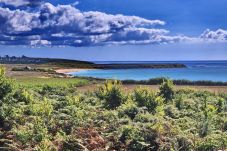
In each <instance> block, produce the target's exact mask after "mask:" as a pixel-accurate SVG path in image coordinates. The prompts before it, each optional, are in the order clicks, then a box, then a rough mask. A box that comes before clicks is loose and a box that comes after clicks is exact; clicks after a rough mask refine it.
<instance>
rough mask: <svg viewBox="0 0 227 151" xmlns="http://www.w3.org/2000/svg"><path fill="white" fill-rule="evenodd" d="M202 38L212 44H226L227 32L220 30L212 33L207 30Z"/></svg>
mask: <svg viewBox="0 0 227 151" xmlns="http://www.w3.org/2000/svg"><path fill="white" fill-rule="evenodd" d="M200 38H202V39H203V40H207V41H210V42H225V41H227V30H223V29H218V30H216V31H211V30H209V29H207V30H205V31H204V32H203V33H202V34H201V36H200Z"/></svg>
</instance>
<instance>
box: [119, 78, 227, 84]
mask: <svg viewBox="0 0 227 151" xmlns="http://www.w3.org/2000/svg"><path fill="white" fill-rule="evenodd" d="M166 80H168V78H165V77H160V78H152V79H149V80H139V81H136V80H123V81H122V83H123V84H141V85H157V84H161V83H162V82H163V81H166ZM173 83H174V84H176V85H196V86H227V82H221V81H220V82H219V81H206V80H204V81H190V80H173Z"/></svg>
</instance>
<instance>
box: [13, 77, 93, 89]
mask: <svg viewBox="0 0 227 151" xmlns="http://www.w3.org/2000/svg"><path fill="white" fill-rule="evenodd" d="M15 82H16V83H17V84H19V85H23V86H26V87H36V86H39V87H41V86H44V85H49V86H53V87H58V86H59V87H66V86H83V85H86V84H88V83H89V81H88V80H86V79H82V78H53V77H51V78H48V77H44V78H40V77H38V78H35V77H19V78H17V79H15Z"/></svg>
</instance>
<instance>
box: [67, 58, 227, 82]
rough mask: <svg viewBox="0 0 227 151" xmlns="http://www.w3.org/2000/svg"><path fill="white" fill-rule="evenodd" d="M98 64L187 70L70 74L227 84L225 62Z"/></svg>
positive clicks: (116, 70) (105, 71)
mask: <svg viewBox="0 0 227 151" xmlns="http://www.w3.org/2000/svg"><path fill="white" fill-rule="evenodd" d="M95 63H98V64H113V63H114V64H121V63H124V64H126V63H127V64H132V63H133V64H134V63H137V64H160V63H165V64H166V63H181V64H185V65H186V66H187V68H171V69H114V70H84V71H80V72H74V73H71V74H73V75H75V76H85V77H96V78H106V79H109V78H113V79H119V80H126V79H131V80H147V79H150V78H157V77H167V78H170V79H186V80H211V81H223V82H227V61H155V62H153V61H149V62H148V61H143V62H126V61H123V62H122V61H121V62H107V61H105V62H95Z"/></svg>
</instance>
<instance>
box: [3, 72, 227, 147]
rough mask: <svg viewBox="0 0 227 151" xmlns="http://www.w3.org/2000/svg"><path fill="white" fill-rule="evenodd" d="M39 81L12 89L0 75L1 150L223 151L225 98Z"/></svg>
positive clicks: (165, 87) (166, 86)
mask: <svg viewBox="0 0 227 151" xmlns="http://www.w3.org/2000/svg"><path fill="white" fill-rule="evenodd" d="M27 80H29V79H27ZM43 80H50V79H40V80H38V82H35V80H34V84H29V87H28V85H27V84H23V83H26V80H25V79H23V80H21V81H20V82H21V84H20V85H18V82H15V81H13V80H11V79H9V78H7V77H5V75H4V70H3V69H2V68H1V69H0V150H3V151H4V150H16V151H17V150H37V151H55V150H56V151H57V150H67V151H71V150H72V151H74V150H130V151H139V150H144V151H146V150H154V151H155V150H164V151H169V150H179V151H190V150H196V151H212V150H225V149H227V95H226V94H214V93H210V92H206V91H193V90H188V89H180V90H175V89H174V85H173V83H172V81H169V80H167V81H164V82H163V83H162V85H161V86H160V89H159V91H152V90H150V89H148V88H141V87H138V88H136V89H135V90H134V91H133V92H132V93H129V94H125V93H124V90H122V86H121V83H120V82H118V81H107V82H106V83H105V84H104V85H100V86H99V87H98V88H97V89H96V90H95V91H94V92H85V93H79V92H77V91H76V88H75V85H67V84H65V83H67V82H66V81H64V78H62V79H60V78H59V79H58V78H56V79H51V80H50V81H49V82H47V85H42V84H41V83H42V81H43ZM71 80H75V81H76V82H75V84H76V83H78V81H79V80H82V79H74V78H72V79H71ZM43 82H44V81H43ZM45 82H46V81H45ZM85 82H86V81H85ZM35 83H36V84H35ZM37 83H38V84H37ZM55 83H56V84H55ZM62 85H63V86H62Z"/></svg>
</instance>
